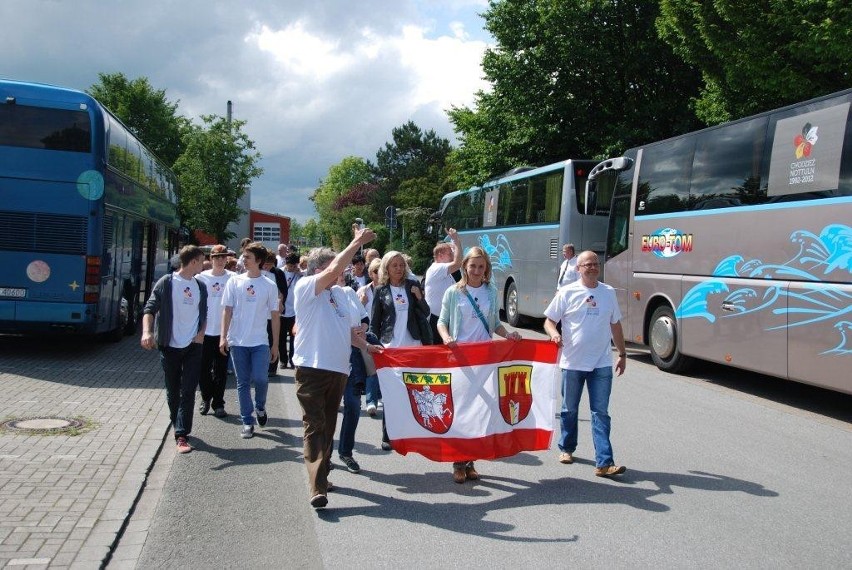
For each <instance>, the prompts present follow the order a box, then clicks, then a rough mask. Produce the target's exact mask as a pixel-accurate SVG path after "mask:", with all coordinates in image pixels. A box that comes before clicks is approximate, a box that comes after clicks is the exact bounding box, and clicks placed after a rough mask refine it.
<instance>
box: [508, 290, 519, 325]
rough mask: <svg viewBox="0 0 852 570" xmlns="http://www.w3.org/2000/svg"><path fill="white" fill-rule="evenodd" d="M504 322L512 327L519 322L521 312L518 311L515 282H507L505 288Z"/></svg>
mask: <svg viewBox="0 0 852 570" xmlns="http://www.w3.org/2000/svg"><path fill="white" fill-rule="evenodd" d="M505 306H506V322H508V323H509V324H510V325H512V326H513V327H516V326H518V325H520V324H521V314H520V313H519V312H518V288H517V287H516V286H515V282H514V281H512V282H511V283H509V287H508V288H507V289H506V303H505Z"/></svg>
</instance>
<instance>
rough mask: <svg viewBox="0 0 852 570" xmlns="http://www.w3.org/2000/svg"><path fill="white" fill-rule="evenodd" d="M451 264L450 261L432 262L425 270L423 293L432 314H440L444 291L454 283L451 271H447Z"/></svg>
mask: <svg viewBox="0 0 852 570" xmlns="http://www.w3.org/2000/svg"><path fill="white" fill-rule="evenodd" d="M451 265H452V263H433V264H432V265H430V266H429V269H427V270H426V278H425V285H424V288H425V289H426V291H425V293H424V295H425V297H426V304H427V305H429V311H430V312H431V313H432V314H433V315H440V314H441V300H443V298H444V293H446V291H447V289H449V288H450V287H452V286H453V285H455V284H456V280H455V279H453V275H452V273H450V272H449V268H450V266H451Z"/></svg>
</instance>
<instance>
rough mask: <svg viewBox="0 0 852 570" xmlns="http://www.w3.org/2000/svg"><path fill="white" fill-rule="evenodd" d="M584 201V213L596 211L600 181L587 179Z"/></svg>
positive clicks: (588, 213)
mask: <svg viewBox="0 0 852 570" xmlns="http://www.w3.org/2000/svg"><path fill="white" fill-rule="evenodd" d="M584 200H585V201H584V202H583V210H584V212H583V213H584V214H586V215H587V216H588V215H591V214H594V213H595V205H596V204H597V203H598V183H597V182H595V181H594V180H592V179H591V178H589V179H588V180H586V197H585V199H584Z"/></svg>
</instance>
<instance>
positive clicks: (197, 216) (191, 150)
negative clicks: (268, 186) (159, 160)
mask: <svg viewBox="0 0 852 570" xmlns="http://www.w3.org/2000/svg"><path fill="white" fill-rule="evenodd" d="M201 119H202V121H203V125H192V126H191V127H190V128H189V129H188V130H187V132H186V134H185V136H184V144H185V145H186V150H185V151H184V153H183V154H182V155H181V156H180V158H178V160H177V162H175V165H174V169H175V172H176V173H177V175H178V180H179V181H180V198H179V202H178V209H179V211H180V214H181V219H182V220H183V223H184V225H186V226H187V227H190V228H194V229H200V230H203V231H204V232H206V233H208V234H210V235H213V236H215V237H216V239H217V240H219V241H220V242H224V241H225V240H227V239H230V238H232V237H234V233H233V232H230V231H228V229H227V228H228V224H230V223H231V222H234V221H236V220H237V219H239V217H240V215H242V214H243V213H244V212H243V210H241V209H240V207H239V206H238V202H239V200H240V198H242V197H243V195H245V193H246V191H247V190H248V188H249V186H250V185H251V181H252V179H254V178H256V177H258V176H260V175H261V174H262V173H263V169H261V168H260V167H259V166H257V163H258V161H259V160H260V153H258V152H257V151H256V150H255V147H254V142H252V140H251V139H249V138H248V136H247V135H246V134H245V133H243V131H242V127H243V125H245V121H233V122H229V121H228V120H227V119H224V118H222V117H219V116H216V115H205V116H202V117H201Z"/></svg>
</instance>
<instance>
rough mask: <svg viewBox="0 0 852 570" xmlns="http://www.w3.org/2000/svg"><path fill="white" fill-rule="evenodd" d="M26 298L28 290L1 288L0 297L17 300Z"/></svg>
mask: <svg viewBox="0 0 852 570" xmlns="http://www.w3.org/2000/svg"><path fill="white" fill-rule="evenodd" d="M26 296H27V290H26V289H18V288H16V287H0V297H14V298H16V299H23V298H24V297H26Z"/></svg>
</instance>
